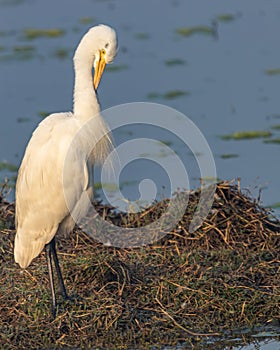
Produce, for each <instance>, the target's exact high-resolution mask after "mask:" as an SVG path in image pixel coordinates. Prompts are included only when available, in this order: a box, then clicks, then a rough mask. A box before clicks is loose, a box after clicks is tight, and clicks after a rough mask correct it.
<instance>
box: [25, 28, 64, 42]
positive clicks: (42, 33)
mask: <svg viewBox="0 0 280 350" xmlns="http://www.w3.org/2000/svg"><path fill="white" fill-rule="evenodd" d="M64 34H65V31H64V30H63V29H59V28H50V29H36V28H26V29H24V35H25V38H26V39H28V40H33V39H37V38H40V37H47V38H57V37H60V36H62V35H64Z"/></svg>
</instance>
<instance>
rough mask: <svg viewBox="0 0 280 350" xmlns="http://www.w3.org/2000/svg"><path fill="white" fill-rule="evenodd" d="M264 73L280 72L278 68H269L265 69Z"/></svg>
mask: <svg viewBox="0 0 280 350" xmlns="http://www.w3.org/2000/svg"><path fill="white" fill-rule="evenodd" d="M265 73H266V74H267V75H278V74H280V68H271V69H266V70H265Z"/></svg>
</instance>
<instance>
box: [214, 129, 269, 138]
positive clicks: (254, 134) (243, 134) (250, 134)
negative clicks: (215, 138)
mask: <svg viewBox="0 0 280 350" xmlns="http://www.w3.org/2000/svg"><path fill="white" fill-rule="evenodd" d="M271 135H272V133H271V132H270V131H265V130H248V131H236V132H234V133H233V134H231V135H221V136H220V138H221V139H222V140H249V139H257V138H265V137H270V136H271Z"/></svg>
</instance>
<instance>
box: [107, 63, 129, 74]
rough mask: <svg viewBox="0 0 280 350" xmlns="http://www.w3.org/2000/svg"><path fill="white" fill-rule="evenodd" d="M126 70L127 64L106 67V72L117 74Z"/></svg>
mask: <svg viewBox="0 0 280 350" xmlns="http://www.w3.org/2000/svg"><path fill="white" fill-rule="evenodd" d="M125 69H128V65H127V64H119V65H108V66H107V67H106V71H107V72H119V71H122V70H125Z"/></svg>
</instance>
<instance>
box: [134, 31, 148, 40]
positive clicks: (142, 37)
mask: <svg viewBox="0 0 280 350" xmlns="http://www.w3.org/2000/svg"><path fill="white" fill-rule="evenodd" d="M134 37H135V38H136V39H139V40H147V39H149V38H150V34H149V33H135V34H134Z"/></svg>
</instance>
